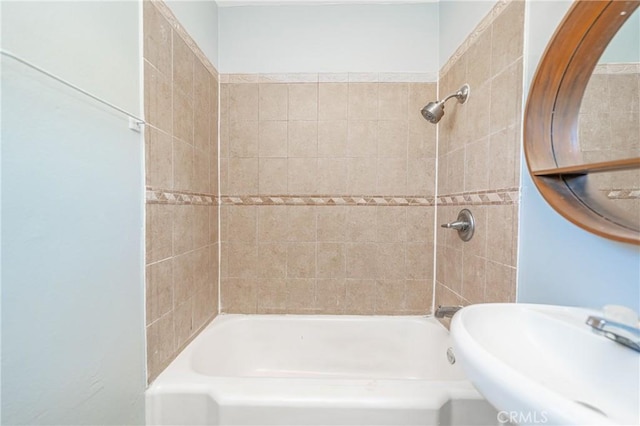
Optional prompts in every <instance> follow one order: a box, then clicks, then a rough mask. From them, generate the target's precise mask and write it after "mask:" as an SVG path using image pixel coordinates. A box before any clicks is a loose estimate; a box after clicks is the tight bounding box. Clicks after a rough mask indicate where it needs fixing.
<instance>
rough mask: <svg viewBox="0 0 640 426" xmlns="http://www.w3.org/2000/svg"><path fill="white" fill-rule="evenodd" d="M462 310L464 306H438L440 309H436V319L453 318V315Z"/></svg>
mask: <svg viewBox="0 0 640 426" xmlns="http://www.w3.org/2000/svg"><path fill="white" fill-rule="evenodd" d="M460 309H462V306H460V305H458V306H441V305H438V309H436V313H435V317H436V318H451V317H452V316H453V314H455V313H456V312H458V311H459V310H460Z"/></svg>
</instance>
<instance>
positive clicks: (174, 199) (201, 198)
mask: <svg viewBox="0 0 640 426" xmlns="http://www.w3.org/2000/svg"><path fill="white" fill-rule="evenodd" d="M145 198H146V201H147V204H193V205H198V206H215V205H218V197H216V196H215V195H213V194H203V193H197V192H188V191H174V190H171V189H150V188H147V191H146V197H145Z"/></svg>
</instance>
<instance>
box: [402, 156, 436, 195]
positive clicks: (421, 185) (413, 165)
mask: <svg viewBox="0 0 640 426" xmlns="http://www.w3.org/2000/svg"><path fill="white" fill-rule="evenodd" d="M435 173H436V160H435V159H434V158H411V157H409V160H408V162H407V194H408V195H422V196H426V195H434V194H435V192H436V187H435Z"/></svg>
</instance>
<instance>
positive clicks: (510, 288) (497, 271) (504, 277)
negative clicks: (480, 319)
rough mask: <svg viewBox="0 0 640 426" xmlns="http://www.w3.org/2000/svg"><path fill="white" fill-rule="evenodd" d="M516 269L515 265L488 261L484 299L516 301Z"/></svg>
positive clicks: (488, 300) (486, 300) (490, 300)
mask: <svg viewBox="0 0 640 426" xmlns="http://www.w3.org/2000/svg"><path fill="white" fill-rule="evenodd" d="M515 280H516V270H515V268H513V267H510V266H507V265H502V264H499V263H495V262H491V261H487V276H486V281H487V283H486V286H485V292H484V301H485V302H488V303H492V302H514V301H515V285H516V281H515Z"/></svg>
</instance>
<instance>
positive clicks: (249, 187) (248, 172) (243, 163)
mask: <svg viewBox="0 0 640 426" xmlns="http://www.w3.org/2000/svg"><path fill="white" fill-rule="evenodd" d="M228 190H229V193H231V194H234V195H242V194H246V195H250V194H256V193H257V192H258V159H257V158H230V159H229V183H228Z"/></svg>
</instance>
